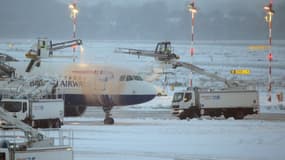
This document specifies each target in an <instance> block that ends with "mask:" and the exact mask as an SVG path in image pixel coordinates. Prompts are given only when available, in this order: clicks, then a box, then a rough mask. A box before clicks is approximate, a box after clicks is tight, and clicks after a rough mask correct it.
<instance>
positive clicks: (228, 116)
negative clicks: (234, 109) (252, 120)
mask: <svg viewBox="0 0 285 160" xmlns="http://www.w3.org/2000/svg"><path fill="white" fill-rule="evenodd" d="M224 117H225V119H228V118H230V117H232V115H231V114H229V113H224Z"/></svg>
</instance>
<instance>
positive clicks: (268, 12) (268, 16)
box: [263, 0, 275, 102]
mask: <svg viewBox="0 0 285 160" xmlns="http://www.w3.org/2000/svg"><path fill="white" fill-rule="evenodd" d="M272 6H273V0H270V2H269V4H268V5H265V6H264V7H263V9H264V11H265V13H266V16H265V17H264V19H265V21H266V23H268V29H269V32H268V39H269V40H268V42H269V53H268V55H267V59H268V90H267V91H268V99H267V100H268V102H271V101H272V64H271V62H272V50H271V48H272V16H273V15H274V14H275V11H274V10H273V8H272Z"/></svg>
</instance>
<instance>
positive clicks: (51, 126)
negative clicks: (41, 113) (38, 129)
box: [47, 120, 53, 128]
mask: <svg viewBox="0 0 285 160" xmlns="http://www.w3.org/2000/svg"><path fill="white" fill-rule="evenodd" d="M47 128H53V121H52V120H48V121H47Z"/></svg>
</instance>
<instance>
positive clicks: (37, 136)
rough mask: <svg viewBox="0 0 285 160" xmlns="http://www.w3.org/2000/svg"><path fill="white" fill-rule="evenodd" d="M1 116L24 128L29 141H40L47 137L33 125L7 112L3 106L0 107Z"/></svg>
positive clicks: (21, 128)
mask: <svg viewBox="0 0 285 160" xmlns="http://www.w3.org/2000/svg"><path fill="white" fill-rule="evenodd" d="M0 118H1V119H3V120H5V121H6V122H8V123H11V124H13V125H15V127H16V128H18V129H20V130H22V131H23V132H24V133H25V134H26V137H27V138H28V140H29V142H40V141H42V140H43V139H44V138H46V137H45V136H44V135H43V134H42V133H40V132H38V131H37V130H36V129H34V128H33V127H31V126H29V125H27V124H26V123H24V122H22V121H20V120H18V119H17V118H14V117H12V116H11V115H9V114H7V113H6V112H5V110H4V109H3V108H2V107H0Z"/></svg>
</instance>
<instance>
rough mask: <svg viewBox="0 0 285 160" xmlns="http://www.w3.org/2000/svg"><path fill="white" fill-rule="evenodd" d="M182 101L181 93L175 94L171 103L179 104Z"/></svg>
mask: <svg viewBox="0 0 285 160" xmlns="http://www.w3.org/2000/svg"><path fill="white" fill-rule="evenodd" d="M182 99H183V93H175V94H174V95H173V100H172V102H180V101H181V100H182Z"/></svg>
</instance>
